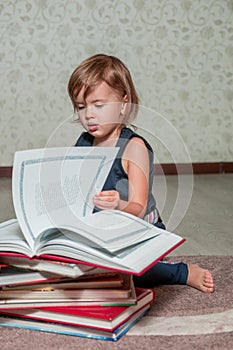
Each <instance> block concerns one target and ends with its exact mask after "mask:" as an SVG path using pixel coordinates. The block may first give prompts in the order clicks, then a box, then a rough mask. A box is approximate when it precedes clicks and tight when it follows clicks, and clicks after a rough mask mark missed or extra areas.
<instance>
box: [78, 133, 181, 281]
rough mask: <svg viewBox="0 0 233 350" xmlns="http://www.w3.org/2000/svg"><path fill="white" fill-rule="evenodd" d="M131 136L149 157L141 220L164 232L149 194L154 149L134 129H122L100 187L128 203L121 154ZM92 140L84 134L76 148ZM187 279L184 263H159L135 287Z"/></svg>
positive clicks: (151, 183)
mask: <svg viewBox="0 0 233 350" xmlns="http://www.w3.org/2000/svg"><path fill="white" fill-rule="evenodd" d="M134 137H138V138H140V139H141V140H143V142H144V144H145V146H146V148H147V150H148V156H149V162H150V172H149V185H148V186H149V188H148V201H147V208H146V214H145V217H144V220H146V221H148V222H150V223H151V224H153V225H155V226H157V227H159V228H162V229H165V225H164V224H163V222H162V220H161V218H160V215H159V212H158V209H157V208H156V200H155V198H154V196H153V193H152V186H153V179H154V155H153V150H152V148H151V146H150V145H149V143H148V142H147V141H146V140H145V139H144V138H143V137H142V136H140V135H138V134H137V133H135V132H134V131H133V130H131V129H129V128H127V127H124V128H123V129H122V130H121V133H120V136H119V138H118V141H117V143H116V147H119V151H118V154H117V157H116V159H115V160H114V162H113V165H112V168H111V170H110V172H109V175H108V177H107V179H106V181H105V184H104V186H103V188H102V190H103V191H106V190H116V191H118V192H119V195H120V198H121V199H122V200H125V201H127V200H128V175H127V174H126V172H125V171H124V169H123V166H122V155H123V152H124V150H125V147H126V145H127V143H128V142H129V141H130V140H131V139H132V138H134ZM93 141H94V137H93V136H92V135H90V134H89V133H88V132H84V133H82V134H81V136H80V137H79V138H78V140H77V142H76V144H75V146H76V147H91V146H93ZM98 210H100V209H98V208H94V210H93V213H95V212H97V211H98ZM187 277H188V268H187V264H185V263H183V262H175V263H171V262H165V261H161V262H158V263H157V264H156V265H154V266H153V267H152V268H151V269H149V270H148V271H147V272H145V273H144V274H143V275H142V276H134V284H135V286H138V287H145V288H152V287H154V286H156V285H161V284H186V281H187Z"/></svg>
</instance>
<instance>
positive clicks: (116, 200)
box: [68, 54, 214, 293]
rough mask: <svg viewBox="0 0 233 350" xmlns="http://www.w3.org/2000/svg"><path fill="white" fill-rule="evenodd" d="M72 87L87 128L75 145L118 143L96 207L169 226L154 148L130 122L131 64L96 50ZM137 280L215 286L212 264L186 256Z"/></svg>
mask: <svg viewBox="0 0 233 350" xmlns="http://www.w3.org/2000/svg"><path fill="white" fill-rule="evenodd" d="M68 92H69V96H70V98H71V101H72V103H73V106H74V112H75V113H76V115H77V119H78V121H80V122H81V124H82V126H83V128H84V129H85V130H86V132H84V133H82V134H81V136H80V137H79V139H78V140H77V143H76V146H78V147H80V146H95V147H103V146H104V147H119V152H118V156H117V158H116V159H115V161H114V163H113V166H112V169H111V171H110V173H109V175H108V177H107V180H106V182H105V184H104V187H103V189H102V191H101V192H99V193H97V194H96V195H95V196H94V198H93V202H94V205H95V209H94V212H95V211H98V210H106V209H117V210H122V211H125V212H128V213H130V214H133V215H135V216H138V217H140V218H143V219H144V220H147V221H149V222H150V223H151V224H153V225H155V226H157V227H160V228H164V229H165V226H164V224H163V222H162V220H161V217H160V215H159V212H158V210H157V208H156V201H155V198H154V196H153V194H152V185H153V177H154V164H153V150H152V148H151V146H150V145H149V144H148V142H147V141H146V140H145V139H144V138H143V137H141V136H140V135H138V134H136V133H135V132H134V131H133V130H132V129H130V128H128V127H126V125H128V124H130V123H131V122H132V121H133V120H134V119H135V117H136V115H137V111H138V103H139V101H138V96H137V93H136V90H135V87H134V84H133V81H132V78H131V75H130V72H129V71H128V69H127V67H126V66H125V65H124V63H123V62H122V61H120V60H119V59H118V58H116V57H113V56H107V55H104V54H97V55H94V56H92V57H90V58H88V59H86V60H85V61H83V62H82V63H81V64H80V65H79V66H78V67H77V68H76V69H75V71H74V72H73V74H72V75H71V77H70V80H69V83H68ZM145 254H146V252H145ZM134 283H135V286H140V287H154V286H156V285H159V284H187V285H189V286H191V287H194V288H197V289H199V290H201V291H203V292H206V293H211V292H213V291H214V282H213V278H212V275H211V273H210V272H209V271H208V270H205V269H202V268H200V267H199V266H197V265H190V264H186V263H184V262H177V263H169V262H164V261H161V262H159V263H157V264H156V265H154V266H153V267H152V268H151V269H149V270H148V271H147V272H146V273H145V274H143V275H142V276H139V277H138V276H137V277H134Z"/></svg>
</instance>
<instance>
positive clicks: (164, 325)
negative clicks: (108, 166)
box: [0, 256, 233, 350]
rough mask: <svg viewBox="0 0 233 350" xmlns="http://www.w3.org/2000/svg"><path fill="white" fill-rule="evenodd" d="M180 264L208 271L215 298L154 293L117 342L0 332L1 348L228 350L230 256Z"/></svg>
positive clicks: (180, 291) (173, 290)
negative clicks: (146, 309)
mask: <svg viewBox="0 0 233 350" xmlns="http://www.w3.org/2000/svg"><path fill="white" fill-rule="evenodd" d="M173 259H176V260H177V259H178V258H173ZM181 259H182V258H181ZM182 260H185V261H187V262H192V263H194V262H195V263H198V264H200V265H201V266H203V267H206V268H208V269H210V270H211V271H212V272H213V275H214V279H215V284H216V291H215V293H213V294H210V295H207V294H203V293H201V292H199V291H196V290H194V289H192V288H189V287H187V286H161V287H158V288H156V289H155V292H156V300H155V302H154V303H153V305H152V307H151V310H150V311H149V313H148V314H147V315H146V316H145V317H143V319H142V320H141V321H140V322H139V323H138V324H136V325H135V326H134V327H133V328H132V329H131V330H130V331H129V332H128V333H127V334H126V335H125V336H123V338H122V339H120V340H119V341H118V342H108V341H100V340H93V339H83V338H77V337H71V336H65V335H59V334H51V333H42V332H37V331H29V330H23V329H14V328H5V327H0V340H1V349H4V350H5V349H6V350H18V349H20V350H24V349H25V350H26V349H33V350H51V349H56V350H58V349H62V350H66V349H67V350H68V349H69V350H74V349H78V350H100V349H101V350H102V349H103V350H110V349H111V350H114V349H117V350H118V349H119V350H121V349H125V350H130V349H134V350H139V349H140V350H142V349H143V350H147V349H148V350H149V349H163V350H164V349H179V350H184V349H185V350H186V349H198V350H201V349H205V350H206V349H211V350H214V349H219V350H220V349H221V350H231V349H233V298H232V287H233V282H232V277H233V276H232V265H233V257H227V256H223V257H220V256H217V257H214V256H209V257H204V256H198V257H184V258H183V259H182Z"/></svg>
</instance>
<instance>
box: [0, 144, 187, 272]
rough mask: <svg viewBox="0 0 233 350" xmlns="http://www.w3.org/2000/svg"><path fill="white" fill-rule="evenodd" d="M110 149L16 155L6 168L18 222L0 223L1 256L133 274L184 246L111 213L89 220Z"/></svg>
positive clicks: (179, 240) (112, 156) (133, 219)
mask: <svg viewBox="0 0 233 350" xmlns="http://www.w3.org/2000/svg"><path fill="white" fill-rule="evenodd" d="M117 151H118V149H117V148H115V147H114V148H110V147H107V148H104V147H71V148H50V149H46V150H44V149H39V150H30V151H19V152H16V154H15V159H14V166H13V181H12V192H13V203H14V207H15V212H16V216H17V219H12V220H8V221H7V222H4V223H2V224H0V251H1V252H4V251H5V252H14V253H21V254H24V255H26V256H28V257H41V256H42V257H51V258H52V257H54V258H55V259H59V260H62V258H64V259H67V258H68V259H71V260H70V261H72V262H74V261H77V262H78V261H79V262H82V263H86V264H90V265H94V266H99V267H104V268H109V269H114V270H118V271H122V272H128V273H131V274H135V275H140V274H142V273H143V272H145V271H146V270H147V269H149V268H150V267H151V266H152V265H154V264H155V263H156V262H157V261H159V260H160V259H161V258H162V257H164V256H165V255H166V254H168V253H169V252H170V251H171V250H173V249H175V248H176V247H177V246H178V245H180V244H181V243H182V242H184V239H183V238H182V237H180V236H178V235H177V234H175V233H170V232H168V231H165V230H162V229H159V228H157V227H155V226H153V225H151V224H149V223H147V222H145V221H144V220H142V219H140V218H137V217H135V216H133V215H131V214H127V213H124V212H122V211H118V210H103V211H100V212H97V213H95V214H92V211H93V208H94V206H93V202H92V198H93V196H94V194H95V193H96V192H98V191H100V190H101V189H102V187H103V185H104V182H105V180H106V178H107V175H108V173H109V171H110V168H111V166H112V163H113V161H114V159H115V157H116V155H117Z"/></svg>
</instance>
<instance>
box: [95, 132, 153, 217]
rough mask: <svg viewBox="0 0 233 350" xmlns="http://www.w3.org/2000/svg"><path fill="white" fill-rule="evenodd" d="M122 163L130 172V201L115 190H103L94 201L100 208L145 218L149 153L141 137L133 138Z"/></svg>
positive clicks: (127, 171)
mask: <svg viewBox="0 0 233 350" xmlns="http://www.w3.org/2000/svg"><path fill="white" fill-rule="evenodd" d="M122 165H123V168H124V170H125V172H126V173H127V174H128V179H129V188H128V201H123V200H121V199H120V196H119V193H118V192H117V191H115V190H111V191H102V192H99V193H97V194H96V195H95V196H94V199H93V202H94V204H95V206H97V207H98V208H100V209H118V210H122V211H125V212H127V213H130V214H133V215H135V216H138V217H141V218H143V217H144V215H145V211H146V206H147V200H148V187H149V186H148V181H149V166H150V165H149V155H148V150H147V148H146V146H145V144H144V142H143V140H141V139H140V138H136V137H135V138H133V139H131V140H130V141H129V143H128V144H127V147H126V149H125V151H124V154H123V158H122Z"/></svg>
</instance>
